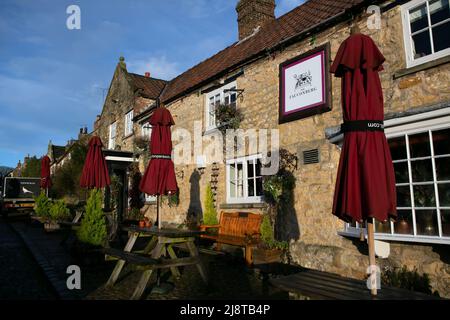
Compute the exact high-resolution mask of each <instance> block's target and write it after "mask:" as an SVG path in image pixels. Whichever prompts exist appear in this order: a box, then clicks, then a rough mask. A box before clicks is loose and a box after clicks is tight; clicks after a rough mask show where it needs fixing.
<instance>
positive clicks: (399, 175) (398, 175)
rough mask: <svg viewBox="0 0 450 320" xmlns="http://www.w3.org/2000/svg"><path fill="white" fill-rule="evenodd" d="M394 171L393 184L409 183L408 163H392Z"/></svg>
mask: <svg viewBox="0 0 450 320" xmlns="http://www.w3.org/2000/svg"><path fill="white" fill-rule="evenodd" d="M394 171H395V182H396V183H408V182H409V174H408V162H406V161H405V162H397V163H394Z"/></svg>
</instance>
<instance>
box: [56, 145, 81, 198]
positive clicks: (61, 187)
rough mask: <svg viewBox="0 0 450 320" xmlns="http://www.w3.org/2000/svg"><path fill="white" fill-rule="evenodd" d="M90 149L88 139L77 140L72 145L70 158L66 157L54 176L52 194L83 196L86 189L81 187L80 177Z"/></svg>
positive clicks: (60, 196)
mask: <svg viewBox="0 0 450 320" xmlns="http://www.w3.org/2000/svg"><path fill="white" fill-rule="evenodd" d="M87 151H88V145H87V143H86V141H84V140H82V141H76V142H75V143H74V144H73V145H72V146H71V147H70V151H69V152H70V159H66V160H65V162H64V164H63V165H62V166H61V167H59V168H58V169H57V170H56V172H55V175H54V176H53V177H52V180H53V186H52V188H51V189H50V191H51V192H52V196H53V197H55V198H63V197H66V196H74V197H77V198H81V197H83V196H84V193H85V191H84V190H83V189H82V188H81V187H80V177H81V172H82V171H83V166H84V161H85V159H86V154H87Z"/></svg>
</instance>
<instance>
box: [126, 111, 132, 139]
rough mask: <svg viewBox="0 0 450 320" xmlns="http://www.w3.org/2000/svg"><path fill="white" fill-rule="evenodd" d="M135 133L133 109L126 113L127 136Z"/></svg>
mask: <svg viewBox="0 0 450 320" xmlns="http://www.w3.org/2000/svg"><path fill="white" fill-rule="evenodd" d="M132 133H133V110H131V111H130V112H128V113H127V114H126V115H125V137H127V136H129V135H130V134H132Z"/></svg>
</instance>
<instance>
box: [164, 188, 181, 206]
mask: <svg viewBox="0 0 450 320" xmlns="http://www.w3.org/2000/svg"><path fill="white" fill-rule="evenodd" d="M161 201H162V202H163V203H166V204H167V205H168V206H169V207H171V208H173V207H178V205H179V204H180V189H178V190H177V192H175V193H172V194H168V195H166V196H161Z"/></svg>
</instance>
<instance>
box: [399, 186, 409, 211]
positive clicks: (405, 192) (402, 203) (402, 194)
mask: <svg viewBox="0 0 450 320" xmlns="http://www.w3.org/2000/svg"><path fill="white" fill-rule="evenodd" d="M397 206H398V207H411V191H410V189H409V186H402V187H397Z"/></svg>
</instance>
